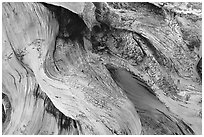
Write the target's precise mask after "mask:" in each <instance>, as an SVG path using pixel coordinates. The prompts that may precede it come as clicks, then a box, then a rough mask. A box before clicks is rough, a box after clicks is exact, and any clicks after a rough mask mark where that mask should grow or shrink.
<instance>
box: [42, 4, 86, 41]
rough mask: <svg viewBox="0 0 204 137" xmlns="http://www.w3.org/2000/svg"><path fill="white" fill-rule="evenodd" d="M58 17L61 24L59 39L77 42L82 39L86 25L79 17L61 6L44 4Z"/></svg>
mask: <svg viewBox="0 0 204 137" xmlns="http://www.w3.org/2000/svg"><path fill="white" fill-rule="evenodd" d="M42 4H43V5H44V6H45V7H47V8H48V9H49V10H50V11H51V12H52V13H53V14H54V15H55V17H56V19H57V21H58V23H59V34H58V37H59V38H63V39H71V40H76V39H78V38H79V37H82V32H83V31H84V30H85V28H86V25H85V23H84V21H83V20H82V18H81V17H79V15H77V14H75V13H73V12H72V11H70V10H68V9H65V8H63V7H60V6H55V5H51V4H47V3H42Z"/></svg>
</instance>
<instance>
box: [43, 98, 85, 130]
mask: <svg viewBox="0 0 204 137" xmlns="http://www.w3.org/2000/svg"><path fill="white" fill-rule="evenodd" d="M44 106H45V111H46V112H47V113H49V114H51V115H53V116H54V117H55V119H56V121H57V122H58V127H59V130H60V131H59V134H61V132H62V131H64V130H65V131H67V134H69V133H70V132H71V130H73V129H75V130H77V133H79V131H78V129H81V128H77V126H80V125H79V124H78V125H77V124H76V123H79V122H78V121H77V120H74V119H72V118H70V117H67V116H65V115H64V114H63V113H62V112H61V111H59V110H58V109H57V108H56V107H55V106H54V104H53V103H52V101H51V100H50V99H49V98H48V97H46V99H45V101H44ZM80 132H82V131H80Z"/></svg>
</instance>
